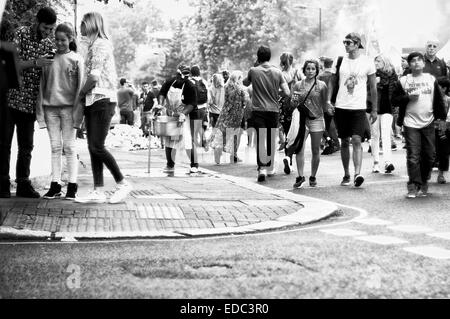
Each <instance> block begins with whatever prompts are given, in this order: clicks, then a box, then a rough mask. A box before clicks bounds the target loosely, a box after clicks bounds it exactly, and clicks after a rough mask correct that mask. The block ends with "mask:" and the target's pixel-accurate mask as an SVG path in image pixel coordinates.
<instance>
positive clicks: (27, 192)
mask: <svg viewBox="0 0 450 319" xmlns="http://www.w3.org/2000/svg"><path fill="white" fill-rule="evenodd" d="M16 196H17V197H25V198H40V197H41V195H40V194H39V193H38V192H36V191H35V189H34V187H33V185H31V182H30V181H29V180H28V181H21V182H17V190H16Z"/></svg>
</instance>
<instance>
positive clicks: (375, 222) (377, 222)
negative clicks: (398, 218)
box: [355, 218, 393, 226]
mask: <svg viewBox="0 0 450 319" xmlns="http://www.w3.org/2000/svg"><path fill="white" fill-rule="evenodd" d="M355 222H356V223H359V224H363V225H370V226H386V225H392V224H393V223H392V222H390V221H388V220H384V219H379V218H365V219H359V220H357V221H355Z"/></svg>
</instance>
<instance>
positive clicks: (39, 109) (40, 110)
mask: <svg viewBox="0 0 450 319" xmlns="http://www.w3.org/2000/svg"><path fill="white" fill-rule="evenodd" d="M45 83H46V79H45V73H44V72H42V75H41V84H40V85H39V92H38V97H37V100H36V121H37V122H38V124H39V128H41V129H43V128H46V127H47V123H46V122H45V116H44V106H43V105H42V103H43V98H44V90H45Z"/></svg>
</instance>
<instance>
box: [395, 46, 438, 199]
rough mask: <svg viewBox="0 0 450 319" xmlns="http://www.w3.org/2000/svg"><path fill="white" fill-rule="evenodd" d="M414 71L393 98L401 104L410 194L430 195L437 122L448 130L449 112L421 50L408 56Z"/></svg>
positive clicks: (397, 88) (402, 82)
mask: <svg viewBox="0 0 450 319" xmlns="http://www.w3.org/2000/svg"><path fill="white" fill-rule="evenodd" d="M408 64H409V67H410V69H411V74H408V75H406V76H403V77H402V78H401V79H400V80H399V81H398V83H397V86H396V88H395V90H394V92H393V95H392V101H393V103H394V104H396V105H398V106H399V108H400V109H399V116H398V121H397V124H398V125H399V126H403V130H404V135H405V140H406V159H407V169H408V176H409V181H408V184H407V188H408V194H407V195H406V196H407V198H416V197H426V196H427V195H428V179H429V175H430V172H431V169H432V165H433V161H434V157H435V138H436V137H435V128H434V127H435V122H437V123H436V124H437V125H438V127H439V128H438V130H439V131H440V132H442V131H444V132H445V120H446V118H447V114H446V112H445V105H444V100H443V96H442V94H441V92H440V88H439V85H438V82H437V80H436V78H434V77H433V76H432V75H431V74H429V73H424V67H425V60H424V56H423V55H422V53H420V52H413V53H411V54H410V55H409V56H408Z"/></svg>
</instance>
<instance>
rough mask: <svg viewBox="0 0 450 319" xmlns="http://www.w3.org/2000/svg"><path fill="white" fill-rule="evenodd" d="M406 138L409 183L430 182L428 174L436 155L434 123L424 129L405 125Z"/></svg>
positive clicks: (420, 183)
mask: <svg viewBox="0 0 450 319" xmlns="http://www.w3.org/2000/svg"><path fill="white" fill-rule="evenodd" d="M404 132H405V140H406V166H407V169H408V176H409V182H408V184H416V185H418V186H420V185H423V184H426V183H427V182H428V176H429V174H430V172H431V170H432V168H433V162H434V156H435V147H434V144H435V135H434V125H433V124H431V125H429V126H427V127H424V128H422V129H415V128H410V127H406V126H404Z"/></svg>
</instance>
